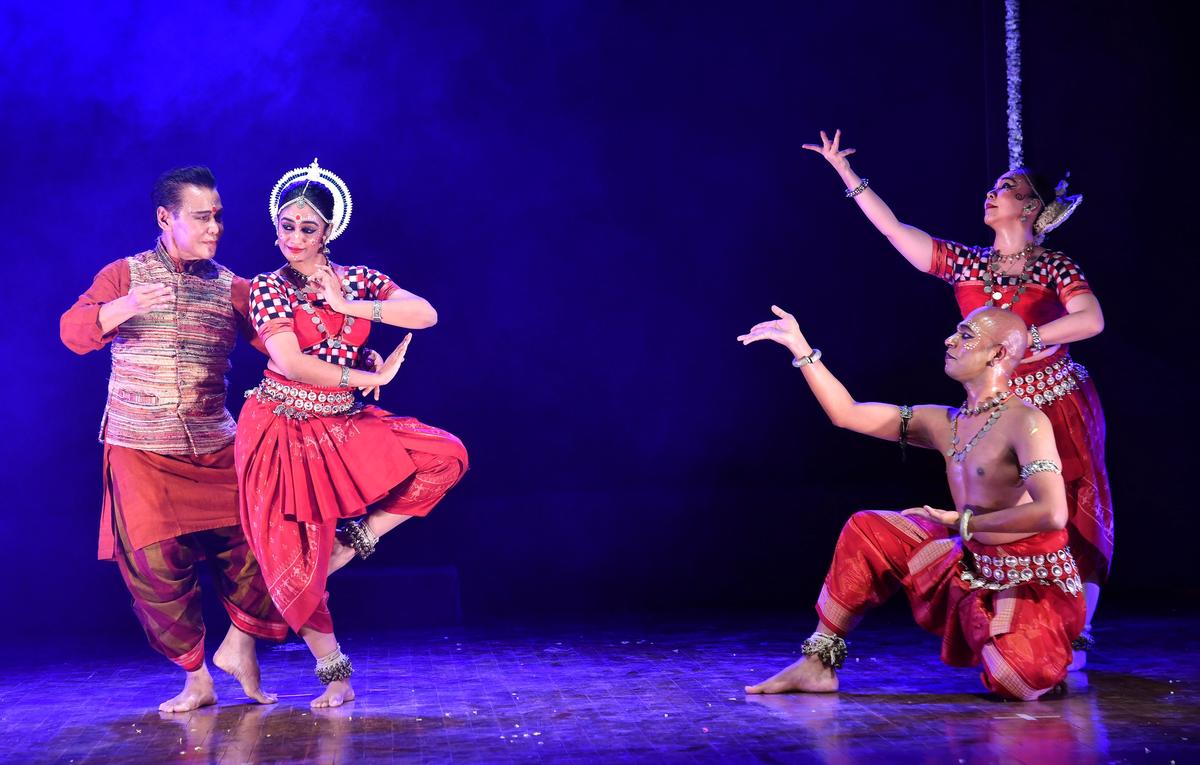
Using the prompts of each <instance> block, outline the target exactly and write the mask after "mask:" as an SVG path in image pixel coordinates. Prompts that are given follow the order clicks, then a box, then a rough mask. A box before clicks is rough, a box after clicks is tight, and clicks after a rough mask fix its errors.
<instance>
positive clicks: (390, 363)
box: [376, 332, 412, 385]
mask: <svg viewBox="0 0 1200 765" xmlns="http://www.w3.org/2000/svg"><path fill="white" fill-rule="evenodd" d="M411 342H412V332H409V333H408V334H407V335H405V336H404V339H403V340H401V341H400V344H399V345H397V346H396V350H394V351H392V352H391V354H390V355H389V356H388V357H387V358H386V359H385V360H384V362H383V366H382V367H380V369H379V371H378V372H376V374H377V375H379V378H378V380H379V384H380V385H387V384H388V383H390V382H391V381H392V380H393V379H395V377H396V373H397V372H399V371H400V365H401V364H403V363H404V354H406V353H408V344H409V343H411Z"/></svg>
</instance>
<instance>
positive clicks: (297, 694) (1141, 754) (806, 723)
mask: <svg viewBox="0 0 1200 765" xmlns="http://www.w3.org/2000/svg"><path fill="white" fill-rule="evenodd" d="M807 626H808V624H807V622H801V621H800V620H799V619H791V620H787V621H783V620H779V619H751V620H742V621H736V622H735V621H732V620H716V621H712V622H704V623H701V622H697V621H691V622H688V623H679V624H662V625H659V626H656V627H654V628H651V629H647V628H636V629H635V628H615V627H612V626H607V627H606V626H601V625H593V626H587V627H580V626H572V627H570V628H565V627H539V628H531V627H525V628H494V629H478V630H477V629H456V630H453V631H447V630H422V631H407V632H402V633H373V634H353V635H347V636H345V637H344V639H343V648H344V649H345V650H346V652H347V653H349V654H350V655H351V656H352V657H353V659H354V662H355V665H356V666H357V668H358V672H357V674H356V675H355V677H354V684H355V689H356V691H357V692H358V699H357V700H356V701H354V702H353V703H351V704H349V705H347V706H345V707H342V708H340V709H336V710H324V711H313V710H310V709H309V707H308V700H309V698H310V697H311V696H312V695H314V694H315V692H316V690H317V688H318V686H317V684H316V682H315V680H313V679H312V662H311V660H310V658H309V656H308V654H307V652H306V651H305V650H304V649H303V646H302V645H301V644H299V643H298V642H295V640H294V638H293V642H290V643H287V644H285V645H283V646H279V647H274V648H266V647H264V648H262V649H261V650H260V658H261V661H262V664H263V669H264V677H265V685H266V686H267V687H268V689H271V690H275V691H278V692H279V693H280V700H279V703H278V704H275V705H273V706H258V705H254V704H251V703H249V702H248V701H247V700H246V699H245V698H244V697H243V696H242V695H241V693H240V692H239V690H238V688H237V685H236V684H235V683H234V682H233V681H232V680H230V679H229V678H227V677H223V676H222V677H219V678H218V693H219V694H220V695H221V701H220V703H219V704H218V705H217V706H214V707H207V708H204V709H201V710H198V711H195V712H192V713H186V714H176V715H163V714H159V713H158V712H157V711H156V705H157V703H158V701H160V700H162V699H164V698H166V697H168V696H171V695H174V693H175V692H176V691H177V689H178V686H179V685H180V681H181V677H180V676H179V675H178V673H176V672H175V671H173V669H172V668H171V667H170V665H167V664H166V663H165V662H164V661H163V660H161V659H160V658H159V657H157V656H156V655H154V654H152V653H150V652H149V651H148V649H145V648H144V647H141V646H128V645H125V646H108V645H104V646H101V647H99V648H98V649H97V654H98V655H99V656H100V657H101V658H98V659H96V660H85V659H83V658H80V656H79V654H78V653H74V655H72V656H71V657H70V658H69V659H68V658H66V657H65V656H64V654H65V653H66V652H65V651H62V652H57V653H55V652H46V653H45V655H42V654H39V655H37V656H35V657H34V658H33V659H32V660H30V661H26V662H23V663H22V665H21V666H13V665H12V664H11V663H10V662H9V661H5V662H4V664H5V666H6V667H7V669H5V670H4V671H3V672H2V673H0V698H2V699H3V705H2V706H0V731H2V732H3V734H4V735H3V737H2V738H0V761H3V762H22V763H24V762H30V763H33V762H54V763H160V762H162V763H221V764H224V763H392V762H396V763H400V762H453V763H506V762H535V763H536V762H564V763H565V762H577V763H583V762H631V763H632V762H638V763H640V762H646V763H670V762H764V763H785V762H818V763H863V762H874V763H878V765H894V764H896V763H905V762H921V763H1028V764H1029V765H1054V764H1055V763H1071V765H1088V764H1090V763H1114V762H1115V763H1123V762H1131V763H1163V765H1167V763H1170V762H1177V763H1185V762H1200V640H1198V639H1197V637H1196V636H1197V633H1198V632H1200V619H1188V618H1183V617H1178V616H1175V617H1157V618H1150V617H1144V616H1126V617H1113V616H1110V618H1108V619H1107V620H1106V621H1103V622H1102V623H1101V624H1100V626H1099V627H1098V630H1097V632H1098V638H1099V640H1100V646H1099V647H1098V650H1097V651H1096V652H1095V653H1094V654H1093V656H1092V660H1091V664H1090V666H1089V669H1088V671H1086V672H1084V673H1077V674H1075V675H1073V676H1072V680H1071V689H1070V691H1069V692H1068V693H1067V694H1066V695H1065V696H1062V697H1059V698H1054V699H1050V700H1043V701H1039V702H1034V703H1029V704H1018V703H1005V702H1002V701H999V700H997V699H995V698H994V697H990V696H987V695H986V694H984V693H983V692H982V690H981V686H980V684H979V680H978V674H977V672H975V671H972V670H963V669H948V668H946V667H943V666H942V665H941V664H940V663H939V662H938V660H937V648H938V643H937V640H936V639H935V638H932V637H930V636H928V635H925V634H924V633H922V632H920V631H919V630H917V629H916V628H914V627H911V626H910V625H908V624H906V623H904V622H903V621H900V620H896V619H890V618H889V619H882V620H876V621H874V623H869V624H867V625H864V627H863V628H862V629H861V630H859V631H858V632H856V633H855V635H854V636H852V638H853V639H852V642H851V652H852V653H851V658H850V659H849V660H848V662H847V665H846V668H845V669H844V670H843V672H842V676H841V677H842V691H841V692H840V693H838V694H832V695H824V696H776V697H762V696H747V695H746V694H745V693H743V691H742V686H743V685H744V684H745V683H747V682H753V681H757V680H761V679H763V678H765V677H766V676H768V675H770V674H772V673H773V672H774V671H775V670H777V669H779V668H781V667H783V666H784V665H786V664H788V663H790V662H791V661H792V660H794V658H795V657H796V655H797V647H798V643H799V641H800V640H801V639H802V638H803V637H805V632H806V630H804V629H803V627H807ZM89 653H90V651H89ZM7 658H8V659H12V658H13V655H12V654H11V653H10V654H9V656H8V657H7Z"/></svg>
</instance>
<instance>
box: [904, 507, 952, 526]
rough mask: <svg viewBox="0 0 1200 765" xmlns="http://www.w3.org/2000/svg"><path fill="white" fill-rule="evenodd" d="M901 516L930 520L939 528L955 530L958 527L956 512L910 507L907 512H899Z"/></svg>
mask: <svg viewBox="0 0 1200 765" xmlns="http://www.w3.org/2000/svg"><path fill="white" fill-rule="evenodd" d="M900 514H901V515H913V516H916V517H917V518H925V519H927V520H931V521H933V522H934V523H936V524H939V525H941V526H949V527H950V528H955V527H957V526H958V511H957V510H939V509H937V508H936V507H930V506H929V505H921V506H920V507H910V508H908V509H907V510H901V511H900Z"/></svg>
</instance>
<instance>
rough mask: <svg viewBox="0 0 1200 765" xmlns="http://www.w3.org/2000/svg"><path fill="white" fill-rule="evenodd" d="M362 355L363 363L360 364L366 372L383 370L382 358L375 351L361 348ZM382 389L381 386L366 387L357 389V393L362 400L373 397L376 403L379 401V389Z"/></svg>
mask: <svg viewBox="0 0 1200 765" xmlns="http://www.w3.org/2000/svg"><path fill="white" fill-rule="evenodd" d="M362 354H363V362H362V368H363V369H365V370H367V371H368V372H378V371H379V370H380V369H382V368H383V356H380V355H379V351H377V350H375V349H374V348H363V349H362ZM382 387H383V386H382V385H368V386H365V387H362V388H359V389H358V392H359V393H361V394H362V397H363V398H370V397H371V396H375V400H376V401H378V400H379V389H380V388H382Z"/></svg>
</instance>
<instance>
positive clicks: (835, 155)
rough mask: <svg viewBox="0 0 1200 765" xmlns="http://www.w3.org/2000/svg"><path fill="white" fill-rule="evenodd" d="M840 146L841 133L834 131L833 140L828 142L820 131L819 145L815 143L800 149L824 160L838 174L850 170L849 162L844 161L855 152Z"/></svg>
mask: <svg viewBox="0 0 1200 765" xmlns="http://www.w3.org/2000/svg"><path fill="white" fill-rule="evenodd" d="M841 146H842V131H841V130H835V131H834V133H833V140H832V141H831V140H829V136H827V135H825V131H824V130H822V131H821V145H820V146H818V145H817V144H815V143H806V144H801V148H804V149H808V150H809V151H815V152H816V153H818V154H820V155H821V156H822V157H824V158H825V161H826V162H828V163H829V164H831V165H833V169H834V170H837V171H838V172H839V173H841V172H844V171H846V170H849V169H850V160H848V159H846V157H849V156H850V155H851V154H853V153H854V152H855V150H854V149H843V148H841Z"/></svg>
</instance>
